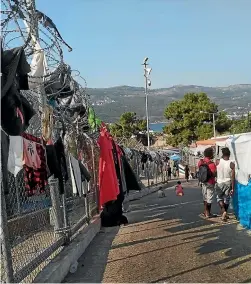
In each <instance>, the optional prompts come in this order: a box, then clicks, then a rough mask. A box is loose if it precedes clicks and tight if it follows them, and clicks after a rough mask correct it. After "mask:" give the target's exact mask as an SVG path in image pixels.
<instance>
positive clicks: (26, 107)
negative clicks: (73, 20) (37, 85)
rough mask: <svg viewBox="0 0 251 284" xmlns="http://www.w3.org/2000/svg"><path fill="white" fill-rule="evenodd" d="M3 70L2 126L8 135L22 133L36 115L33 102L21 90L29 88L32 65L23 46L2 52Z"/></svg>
mask: <svg viewBox="0 0 251 284" xmlns="http://www.w3.org/2000/svg"><path fill="white" fill-rule="evenodd" d="M1 72H2V76H1V126H2V129H3V130H4V131H5V132H6V134H8V135H13V136H17V135H21V134H22V133H23V132H24V131H25V130H26V129H27V128H28V126H29V121H30V119H31V118H32V117H33V116H34V115H35V111H34V109H33V108H32V106H31V104H30V103H29V102H28V100H27V99H26V98H25V97H24V96H23V95H22V94H21V92H20V90H29V86H28V73H29V72H30V66H29V64H28V62H27V61H26V57H25V53H24V49H23V47H18V48H13V49H10V50H5V51H3V52H2V58H1Z"/></svg>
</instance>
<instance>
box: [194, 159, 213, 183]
mask: <svg viewBox="0 0 251 284" xmlns="http://www.w3.org/2000/svg"><path fill="white" fill-rule="evenodd" d="M203 163H205V164H208V167H209V169H210V171H211V172H212V173H213V174H214V173H216V170H217V168H216V165H215V163H214V162H212V161H211V160H210V159H209V158H204V159H202V160H200V161H199V163H198V168H199V167H200V166H201V165H202V164H203ZM215 182H216V181H215V177H211V178H210V179H209V180H208V182H207V183H209V184H215Z"/></svg>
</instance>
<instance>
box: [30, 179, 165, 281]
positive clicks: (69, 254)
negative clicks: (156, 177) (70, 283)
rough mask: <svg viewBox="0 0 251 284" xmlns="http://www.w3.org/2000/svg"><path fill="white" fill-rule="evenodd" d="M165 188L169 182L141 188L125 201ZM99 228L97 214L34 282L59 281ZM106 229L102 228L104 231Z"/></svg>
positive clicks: (99, 223)
mask: <svg viewBox="0 0 251 284" xmlns="http://www.w3.org/2000/svg"><path fill="white" fill-rule="evenodd" d="M160 187H162V189H166V188H168V187H169V184H168V183H167V184H159V185H157V186H153V187H150V188H145V189H142V190H141V191H140V192H135V193H133V194H130V195H128V196H127V197H126V199H125V201H126V202H129V201H132V200H135V199H140V198H142V197H144V196H146V195H149V194H152V193H154V192H156V191H158V190H159V188H160ZM100 230H101V222H100V218H99V216H95V218H94V219H93V220H92V222H91V224H90V225H88V226H87V227H85V228H84V229H83V230H82V231H80V233H79V234H78V235H77V237H76V238H75V239H74V240H73V241H72V242H71V243H70V244H69V246H67V247H65V248H64V249H63V250H62V251H61V252H60V253H59V254H58V255H57V256H56V257H55V258H54V259H53V260H52V261H51V262H50V263H49V264H48V265H47V266H46V267H45V268H44V269H43V270H42V271H41V272H40V273H39V274H38V276H37V277H36V278H35V280H34V281H33V282H34V283H61V282H62V281H63V280H64V279H65V277H66V276H67V274H68V273H69V270H70V268H71V266H72V265H73V264H74V263H76V262H77V261H78V259H79V258H80V257H81V255H82V254H83V253H84V252H85V250H86V249H87V247H88V246H89V245H90V243H91V242H92V240H93V239H94V237H95V236H96V235H97V234H98V233H99V232H100ZM106 231H107V230H104V232H106Z"/></svg>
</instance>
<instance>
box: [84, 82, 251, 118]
mask: <svg viewBox="0 0 251 284" xmlns="http://www.w3.org/2000/svg"><path fill="white" fill-rule="evenodd" d="M201 92H203V93H206V94H207V95H208V97H209V98H210V99H211V100H212V101H213V102H215V103H216V104H217V105H218V106H219V110H224V111H226V112H227V113H228V114H229V115H232V116H238V115H243V114H246V113H247V112H248V111H250V110H251V84H240V85H232V86H228V87H203V86H195V85H189V86H183V85H177V86H173V87H170V88H161V89H149V113H150V117H151V122H154V121H163V118H164V111H165V108H166V107H167V106H168V105H169V104H170V103H171V102H173V101H176V100H179V99H181V98H183V96H184V94H186V93H201ZM88 93H89V95H90V96H91V99H92V102H93V106H94V109H95V111H96V113H97V115H98V116H99V117H100V118H101V119H103V120H105V121H107V122H115V121H117V120H118V119H119V117H120V116H121V115H122V114H123V113H124V112H135V113H137V115H138V116H140V117H144V116H145V94H144V88H139V87H131V86H119V87H112V88H96V89H95V88H91V89H88Z"/></svg>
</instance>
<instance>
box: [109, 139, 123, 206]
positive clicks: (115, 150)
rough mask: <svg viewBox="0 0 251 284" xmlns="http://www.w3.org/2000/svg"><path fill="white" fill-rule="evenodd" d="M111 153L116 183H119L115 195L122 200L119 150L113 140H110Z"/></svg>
mask: <svg viewBox="0 0 251 284" xmlns="http://www.w3.org/2000/svg"><path fill="white" fill-rule="evenodd" d="M112 153H113V161H114V166H115V170H116V175H117V180H118V185H119V194H118V196H117V199H121V200H122V201H123V200H124V191H123V185H122V179H121V164H120V162H121V159H120V158H121V154H122V153H121V150H120V149H119V147H118V146H117V145H116V144H115V142H114V140H112Z"/></svg>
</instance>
